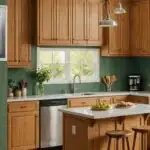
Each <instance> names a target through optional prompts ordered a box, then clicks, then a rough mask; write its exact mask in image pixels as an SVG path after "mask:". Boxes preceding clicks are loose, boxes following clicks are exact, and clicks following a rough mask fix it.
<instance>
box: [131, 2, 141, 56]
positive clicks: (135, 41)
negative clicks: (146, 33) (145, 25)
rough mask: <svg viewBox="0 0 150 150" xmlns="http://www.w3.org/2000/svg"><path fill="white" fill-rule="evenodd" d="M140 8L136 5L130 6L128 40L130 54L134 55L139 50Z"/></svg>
mask: <svg viewBox="0 0 150 150" xmlns="http://www.w3.org/2000/svg"><path fill="white" fill-rule="evenodd" d="M139 15H140V7H139V5H138V4H137V3H132V4H131V14H130V23H131V38H130V48H131V54H132V55H133V54H136V53H138V51H139V48H140V34H139V33H140V18H139Z"/></svg>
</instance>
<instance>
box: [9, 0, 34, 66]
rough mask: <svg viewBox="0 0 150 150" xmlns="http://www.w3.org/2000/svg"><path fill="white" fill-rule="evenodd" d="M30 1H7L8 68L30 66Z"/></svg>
mask: <svg viewBox="0 0 150 150" xmlns="http://www.w3.org/2000/svg"><path fill="white" fill-rule="evenodd" d="M31 16H32V13H31V0H8V67H15V68H21V67H28V66H30V65H31Z"/></svg>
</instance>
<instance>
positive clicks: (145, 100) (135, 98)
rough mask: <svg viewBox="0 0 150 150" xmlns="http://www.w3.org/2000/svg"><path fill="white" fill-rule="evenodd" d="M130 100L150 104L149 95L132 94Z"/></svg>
mask: <svg viewBox="0 0 150 150" xmlns="http://www.w3.org/2000/svg"><path fill="white" fill-rule="evenodd" d="M129 100H130V101H131V102H133V103H138V104H149V97H147V96H130V98H129Z"/></svg>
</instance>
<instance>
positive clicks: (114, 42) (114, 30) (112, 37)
mask: <svg viewBox="0 0 150 150" xmlns="http://www.w3.org/2000/svg"><path fill="white" fill-rule="evenodd" d="M116 6H117V3H115V2H113V3H110V9H111V14H112V15H111V16H112V18H113V19H114V20H115V21H116V22H117V23H118V26H116V27H110V28H109V37H108V38H109V53H110V54H112V55H113V54H114V55H115V54H120V53H121V38H120V37H121V20H120V18H121V16H120V15H116V14H114V12H113V10H114V9H115V8H116Z"/></svg>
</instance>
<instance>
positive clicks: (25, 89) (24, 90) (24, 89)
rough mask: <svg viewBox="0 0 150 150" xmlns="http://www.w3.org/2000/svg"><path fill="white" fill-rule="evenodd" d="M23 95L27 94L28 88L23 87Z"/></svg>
mask: <svg viewBox="0 0 150 150" xmlns="http://www.w3.org/2000/svg"><path fill="white" fill-rule="evenodd" d="M21 95H22V96H27V88H22V90H21Z"/></svg>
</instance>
